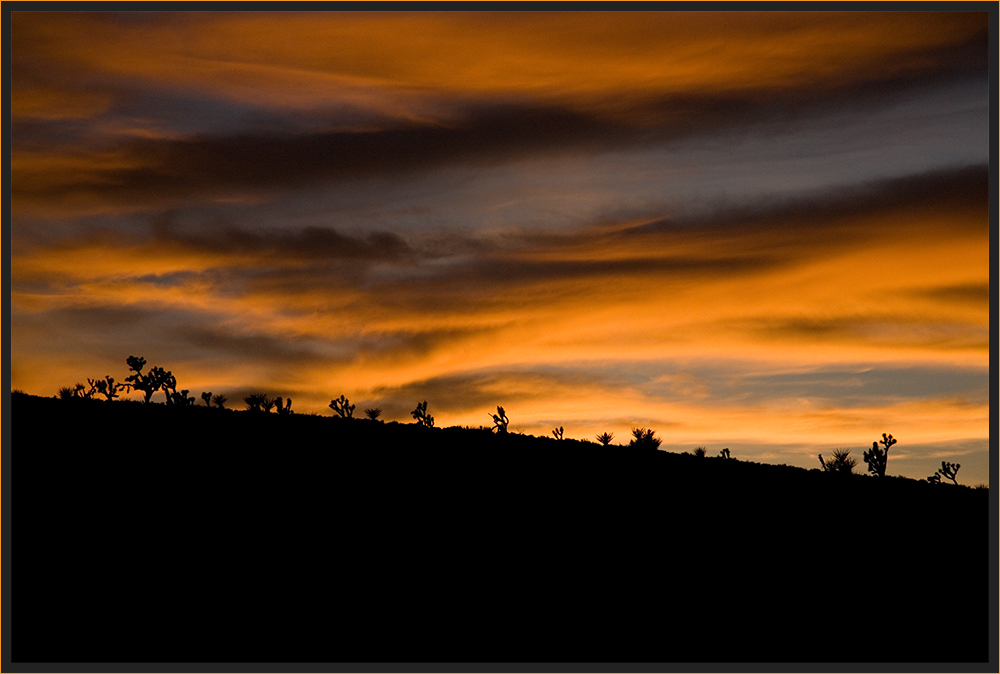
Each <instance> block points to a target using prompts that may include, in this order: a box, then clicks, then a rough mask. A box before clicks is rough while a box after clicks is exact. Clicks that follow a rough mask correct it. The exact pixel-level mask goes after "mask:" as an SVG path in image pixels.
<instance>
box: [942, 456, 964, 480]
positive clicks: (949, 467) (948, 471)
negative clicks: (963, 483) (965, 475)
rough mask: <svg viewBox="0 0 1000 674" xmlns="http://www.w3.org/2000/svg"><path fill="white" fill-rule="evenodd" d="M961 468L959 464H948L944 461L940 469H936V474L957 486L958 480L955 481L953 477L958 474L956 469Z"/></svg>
mask: <svg viewBox="0 0 1000 674" xmlns="http://www.w3.org/2000/svg"><path fill="white" fill-rule="evenodd" d="M961 467H962V464H960V463H948V462H946V461H942V462H941V467H940V468H939V469H938V473H940V474H941V477H946V478H948V479H949V480H951V481H952V483H954V484H958V480H956V479H955V476H956V475H957V474H958V469H959V468H961Z"/></svg>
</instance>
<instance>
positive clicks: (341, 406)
mask: <svg viewBox="0 0 1000 674" xmlns="http://www.w3.org/2000/svg"><path fill="white" fill-rule="evenodd" d="M329 407H330V409H332V410H333V411H334V412H336V413H337V414H339V415H340V417H341V418H342V419H353V418H354V407H355V406H354V405H352V404H351V401H349V400H348V399H347V398H346V397H345V396H340V397H339V398H337V399H336V400H331V401H330V405H329Z"/></svg>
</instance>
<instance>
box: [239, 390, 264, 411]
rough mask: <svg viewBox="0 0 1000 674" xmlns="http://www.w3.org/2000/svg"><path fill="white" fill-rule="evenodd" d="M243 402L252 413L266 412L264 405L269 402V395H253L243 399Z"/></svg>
mask: <svg viewBox="0 0 1000 674" xmlns="http://www.w3.org/2000/svg"><path fill="white" fill-rule="evenodd" d="M243 402H245V403H246V404H247V409H248V410H250V411H251V412H261V411H263V410H264V403H266V402H267V394H264V393H251V394H250V395H248V396H246V397H244V398H243Z"/></svg>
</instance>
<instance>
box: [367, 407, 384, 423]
mask: <svg viewBox="0 0 1000 674" xmlns="http://www.w3.org/2000/svg"><path fill="white" fill-rule="evenodd" d="M365 416H366V417H368V418H369V419H371V420H372V421H378V418H379V417H380V416H382V408H381V407H369V408H368V409H366V410H365Z"/></svg>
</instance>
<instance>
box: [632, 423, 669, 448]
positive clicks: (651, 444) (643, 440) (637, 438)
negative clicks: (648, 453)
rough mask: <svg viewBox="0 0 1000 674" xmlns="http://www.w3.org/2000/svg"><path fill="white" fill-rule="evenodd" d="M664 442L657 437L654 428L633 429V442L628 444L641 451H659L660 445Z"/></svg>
mask: <svg viewBox="0 0 1000 674" xmlns="http://www.w3.org/2000/svg"><path fill="white" fill-rule="evenodd" d="M662 442H663V440H661V439H660V438H658V437H656V431H654V430H653V429H652V428H649V429H646V428H642V427H640V428H633V429H632V440H631V441H630V442H629V443H628V446H629V447H637V448H639V449H659V448H660V443H662Z"/></svg>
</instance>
